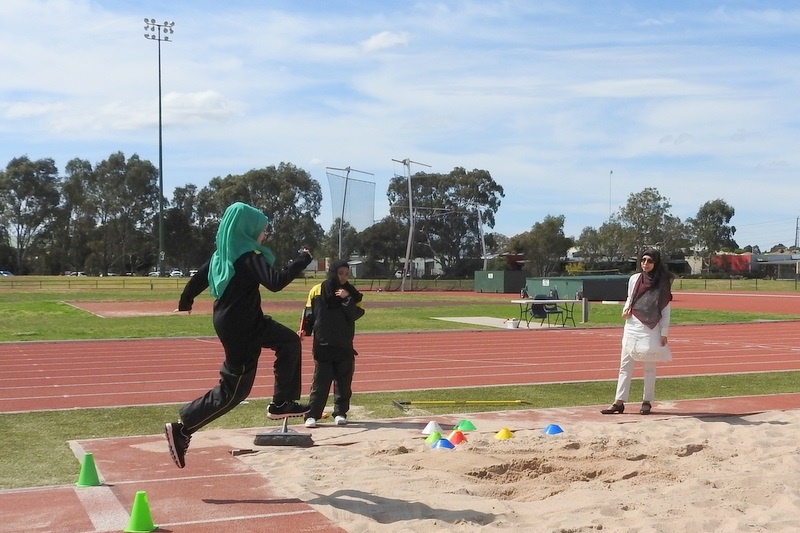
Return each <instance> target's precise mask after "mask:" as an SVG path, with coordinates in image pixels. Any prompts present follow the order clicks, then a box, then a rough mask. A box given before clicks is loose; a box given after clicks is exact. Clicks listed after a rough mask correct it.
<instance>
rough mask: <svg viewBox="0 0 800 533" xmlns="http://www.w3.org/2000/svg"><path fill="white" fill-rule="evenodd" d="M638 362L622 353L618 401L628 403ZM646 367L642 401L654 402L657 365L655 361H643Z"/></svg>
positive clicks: (618, 381)
mask: <svg viewBox="0 0 800 533" xmlns="http://www.w3.org/2000/svg"><path fill="white" fill-rule="evenodd" d="M635 364H636V361H634V360H633V357H631V356H630V355H626V354H625V352H624V351H623V352H622V356H621V360H620V365H619V378H618V379H617V394H616V396H615V399H616V400H619V401H621V402H627V401H628V397H629V396H630V394H631V378H633V367H634V366H635ZM642 366H643V367H644V394H643V395H642V401H644V402H652V401H653V400H654V399H655V396H656V363H655V361H643V362H642Z"/></svg>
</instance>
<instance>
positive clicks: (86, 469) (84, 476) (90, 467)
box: [75, 453, 102, 487]
mask: <svg viewBox="0 0 800 533" xmlns="http://www.w3.org/2000/svg"><path fill="white" fill-rule="evenodd" d="M75 485H76V486H78V487H99V486H100V485H102V483H100V478H99V477H98V475H97V468H96V467H95V466H94V456H93V455H92V454H91V453H87V454H84V456H83V463H82V464H81V473H80V474H79V475H78V481H77V482H76V483H75Z"/></svg>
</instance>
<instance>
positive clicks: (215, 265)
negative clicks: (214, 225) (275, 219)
mask: <svg viewBox="0 0 800 533" xmlns="http://www.w3.org/2000/svg"><path fill="white" fill-rule="evenodd" d="M268 223H269V218H267V215H265V214H264V213H262V212H261V211H259V210H258V209H256V208H255V207H252V206H250V205H247V204H245V203H242V202H236V203H234V204H231V205H229V206H228V208H227V209H226V210H225V214H224V215H222V220H221V221H220V223H219V229H218V230H217V250H216V251H215V252H214V255H212V256H211V264H210V265H209V267H208V285H209V287H210V289H211V294H212V296H214V298H219V297H220V296H222V294H223V293H224V292H225V289H226V288H227V287H228V283H229V282H230V281H231V278H233V274H234V268H233V263H234V262H235V261H236V260H237V259H239V257H241V256H242V255H243V254H245V253H247V252H251V251H255V252H256V253H260V254H261V255H263V256H264V259H266V260H267V263H269V265H270V266H272V263H274V262H275V254H273V253H272V250H270V249H269V248H267V247H266V246H262V245H260V244H258V241H257V240H256V239H258V236H259V234H260V233H261V232H262V231H263V230H264V228H265V227H266V226H267V224H268Z"/></svg>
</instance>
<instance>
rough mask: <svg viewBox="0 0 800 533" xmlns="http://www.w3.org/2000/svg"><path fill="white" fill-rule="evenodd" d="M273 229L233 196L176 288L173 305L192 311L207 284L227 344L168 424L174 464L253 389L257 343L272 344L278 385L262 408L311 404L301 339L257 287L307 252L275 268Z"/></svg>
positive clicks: (287, 271) (304, 261) (279, 411)
mask: <svg viewBox="0 0 800 533" xmlns="http://www.w3.org/2000/svg"><path fill="white" fill-rule="evenodd" d="M270 233H271V228H270V225H269V219H268V218H267V216H266V215H264V213H262V212H261V211H259V210H258V209H256V208H254V207H252V206H249V205H247V204H244V203H242V202H236V203H234V204H231V205H230V206H229V207H228V208H227V209H226V210H225V214H224V215H223V217H222V220H221V221H220V225H219V229H218V230H217V238H216V244H217V249H216V251H215V252H214V254H213V255H212V256H211V259H210V260H209V261H208V262H207V263H206V264H205V265H203V266H202V267H201V268H200V269H198V272H197V274H195V275H194V276H193V277H192V278H191V279H190V280H189V282H188V283H187V284H186V287H185V288H184V289H183V294H181V298H180V302H179V304H178V309H177V310H176V311H188V312H191V310H192V304H193V303H194V299H195V298H196V297H197V296H198V295H199V294H200V293H201V292H203V291H204V290H205V289H206V288H210V290H211V294H212V295H213V296H214V298H216V300H215V301H214V330H215V331H216V332H217V336H218V337H219V340H220V342H221V343H222V347H223V348H224V350H225V361H224V362H223V363H222V367H221V368H220V371H219V373H220V379H219V383H218V384H217V385H216V386H215V387H214V388H213V389H211V390H209V391H208V392H207V393H205V394H204V395H203V396H201V397H199V398H197V399H196V400H194V401H192V402H190V403H188V404H186V405H184V406H183V407H182V408H181V409H180V421H179V422H170V423H167V424H166V426H165V433H166V437H167V442H168V444H169V450H170V453H171V454H172V459H173V460H174V461H175V464H176V465H178V468H183V467H184V466H185V464H186V463H185V455H186V450H187V449H188V448H189V441H190V439H191V435H192V433H194V432H195V431H197V430H198V429H200V428H201V427H203V426H205V425H206V424H208V423H209V422H211V421H212V420H215V419H217V418H219V417H220V416H222V415H224V414H225V413H227V412H228V411H230V410H231V409H233V408H234V407H236V406H237V405H238V404H239V403H240V402H241V401H242V400H244V399H245V398H247V396H248V394H250V389H251V388H252V387H253V382H254V381H255V377H256V369H257V367H258V358H259V356H260V355H261V349H262V348H270V349H272V350H274V351H275V363H274V365H273V371H274V376H275V386H274V390H273V396H272V403H270V404H269V407H268V408H267V416H268V417H270V418H285V417H287V416H302V415H303V414H304V413H305V412H307V411H308V406H307V405H303V404H299V403H297V400H298V399H299V398H300V389H301V376H300V363H301V360H300V357H301V344H300V340H299V339H298V337H297V334H296V333H295V332H294V331H292V330H291V329H289V328H287V327H286V326H284V325H282V324H279V323H278V322H276V321H274V320H273V319H272V318H271V317H270V316H268V315H264V313H263V312H262V310H261V293H260V291H259V287H260V286H261V285H263V286H264V287H266V288H267V289H269V290H270V291H272V292H278V291H280V290H281V289H283V288H284V287H286V286H287V285H288V284H289V283H291V281H292V280H293V279H294V278H296V277H297V276H298V275H300V274H301V273H302V272H303V270H304V269H305V267H306V266H308V264H309V263H310V262H311V254H310V252H309V251H308V250H307V249H303V250H302V251H301V252H300V255H299V256H298V257H297V258H296V259H295V260H294V261H292V262H291V263H290V264H289V265H288V266H286V267H284V268H283V269H280V270H276V269H275V268H273V266H272V265H273V262H274V261H275V256H274V254H273V253H272V250H270V249H269V248H267V247H266V245H265V244H266V242H267V240H268V239H269V237H270Z"/></svg>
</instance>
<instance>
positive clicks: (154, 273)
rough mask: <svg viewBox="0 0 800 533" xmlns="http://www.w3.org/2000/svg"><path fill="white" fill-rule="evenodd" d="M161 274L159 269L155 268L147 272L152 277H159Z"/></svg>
mask: <svg viewBox="0 0 800 533" xmlns="http://www.w3.org/2000/svg"><path fill="white" fill-rule="evenodd" d="M160 275H161V274H160V273H159V272H158V270H153V271H152V272H148V274H147V276H148V277H151V278H157V277H159V276H160Z"/></svg>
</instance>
